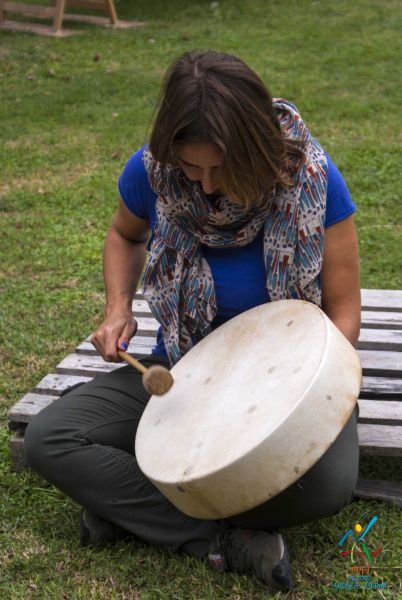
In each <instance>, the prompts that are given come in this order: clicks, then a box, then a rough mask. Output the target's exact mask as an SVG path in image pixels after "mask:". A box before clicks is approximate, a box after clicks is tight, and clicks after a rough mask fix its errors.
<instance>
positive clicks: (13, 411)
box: [8, 394, 59, 430]
mask: <svg viewBox="0 0 402 600" xmlns="http://www.w3.org/2000/svg"><path fill="white" fill-rule="evenodd" d="M57 398H59V396H54V395H53V396H52V395H50V394H25V396H24V397H23V398H21V400H19V401H18V402H16V404H14V406H13V407H12V408H10V410H9V411H8V421H9V428H10V429H12V430H15V429H19V428H20V424H21V423H29V421H30V420H31V419H32V417H34V416H35V415H37V414H38V413H39V412H40V411H41V410H42V409H43V408H45V407H46V406H48V405H49V404H51V403H52V402H54V401H55V400H57Z"/></svg>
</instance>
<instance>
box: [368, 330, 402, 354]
mask: <svg viewBox="0 0 402 600" xmlns="http://www.w3.org/2000/svg"><path fill="white" fill-rule="evenodd" d="M357 348H358V349H359V350H391V351H394V352H400V351H402V330H401V331H399V330H398V329H361V330H360V336H359V341H358V343H357Z"/></svg>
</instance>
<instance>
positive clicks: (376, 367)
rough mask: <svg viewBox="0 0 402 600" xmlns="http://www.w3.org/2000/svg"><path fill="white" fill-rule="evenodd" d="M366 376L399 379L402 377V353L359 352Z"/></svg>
mask: <svg viewBox="0 0 402 600" xmlns="http://www.w3.org/2000/svg"><path fill="white" fill-rule="evenodd" d="M358 353H359V356H360V360H361V363H362V367H363V373H364V374H365V375H377V376H378V375H381V376H384V377H398V375H399V376H401V375H402V353H401V352H389V351H382V350H379V351H376V350H359V351H358Z"/></svg>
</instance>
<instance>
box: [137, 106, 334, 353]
mask: <svg viewBox="0 0 402 600" xmlns="http://www.w3.org/2000/svg"><path fill="white" fill-rule="evenodd" d="M274 107H275V109H276V111H277V116H278V118H279V122H280V124H281V128H282V131H283V132H284V135H285V136H286V137H287V138H288V139H293V140H300V141H302V142H304V151H305V154H306V161H305V163H304V165H303V166H302V168H301V169H300V170H299V172H298V174H297V176H296V178H295V181H294V185H292V186H288V187H281V188H280V189H279V190H277V191H276V193H272V192H271V193H270V194H268V193H267V194H266V198H264V202H262V204H261V206H260V207H258V208H256V207H252V208H251V209H249V210H248V211H246V210H245V209H244V208H243V207H242V206H240V205H239V204H235V203H232V202H230V200H229V199H228V198H226V197H225V196H221V197H220V198H218V200H216V201H215V202H214V203H212V202H211V201H210V200H209V199H208V198H207V197H206V196H205V194H204V192H203V190H202V187H201V186H200V184H199V183H198V182H193V181H190V180H189V179H187V177H186V176H185V175H184V173H183V171H182V169H181V168H180V167H171V166H169V165H168V166H167V168H166V171H165V176H162V173H161V170H160V165H159V163H156V161H154V159H153V157H152V154H151V153H150V151H149V150H145V151H144V155H143V161H144V165H145V168H146V170H147V172H148V174H149V173H150V171H151V169H152V168H154V169H155V179H156V185H155V186H154V191H155V192H156V193H157V194H158V198H157V201H156V215H157V224H156V227H155V230H154V236H153V241H152V245H151V252H150V258H149V261H148V264H147V267H146V270H145V274H144V282H143V289H144V297H145V298H146V300H147V301H148V303H149V305H150V308H151V310H152V313H153V315H154V316H155V318H156V319H157V320H158V321H159V323H160V324H161V325H162V334H163V339H164V343H165V347H166V351H167V354H168V358H169V361H170V363H171V365H174V364H175V363H176V362H177V361H178V360H179V359H180V358H181V357H182V356H183V355H184V354H185V353H186V352H187V351H188V350H189V349H190V348H191V347H192V346H193V345H195V344H196V343H197V342H198V341H199V340H200V339H202V338H203V337H204V336H206V335H207V334H208V333H209V332H210V331H211V322H212V321H213V319H214V317H215V315H216V312H217V307H216V297H215V288H214V281H213V279H212V274H211V269H210V267H209V264H208V263H207V261H206V260H205V258H204V257H203V254H202V252H201V244H206V245H207V246H212V247H217V248H228V247H233V246H236V247H237V246H245V245H247V244H249V243H251V242H252V241H253V240H254V238H255V237H256V235H257V234H258V232H259V231H260V229H261V227H263V228H264V246H263V247H264V259H265V267H266V272H267V280H266V286H267V290H268V293H269V297H270V299H271V300H272V301H274V300H281V299H285V298H296V299H304V300H308V301H310V302H313V303H315V304H318V305H320V304H321V289H320V285H319V281H318V274H319V273H320V271H321V266H322V256H323V246H324V219H325V205H326V190H327V161H326V157H325V154H324V151H323V150H322V148H321V147H320V145H319V144H318V142H317V141H316V140H315V139H314V138H312V136H311V135H310V132H309V131H308V129H307V127H306V126H305V124H304V123H303V121H302V120H301V118H300V115H299V114H298V112H297V109H296V107H294V106H293V105H292V104H290V103H289V102H287V101H285V100H282V99H277V100H275V101H274Z"/></svg>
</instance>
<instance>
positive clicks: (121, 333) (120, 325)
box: [90, 311, 137, 362]
mask: <svg viewBox="0 0 402 600" xmlns="http://www.w3.org/2000/svg"><path fill="white" fill-rule="evenodd" d="M136 331H137V321H136V320H135V319H134V317H133V315H132V313H131V311H129V312H127V311H124V312H115V313H111V314H108V315H107V317H106V319H105V320H104V321H103V323H102V324H101V325H100V327H98V329H97V330H96V331H94V333H93V334H92V335H91V337H90V341H91V343H92V344H93V345H94V346H95V348H96V349H97V351H98V352H99V354H100V355H101V356H102V358H103V359H104V360H106V361H108V362H110V361H111V362H121V358H119V356H118V354H117V350H118V349H119V348H123V349H127V347H128V344H129V341H130V340H131V338H132V337H133V336H134V335H135V333H136Z"/></svg>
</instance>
